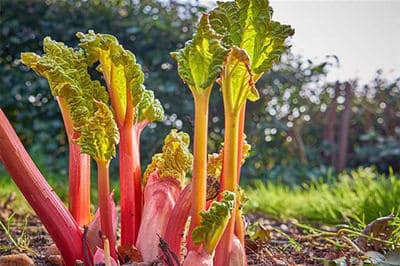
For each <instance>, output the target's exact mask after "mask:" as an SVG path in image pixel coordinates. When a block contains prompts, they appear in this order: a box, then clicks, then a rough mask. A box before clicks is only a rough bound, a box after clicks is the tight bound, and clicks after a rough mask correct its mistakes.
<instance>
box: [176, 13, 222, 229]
mask: <svg viewBox="0 0 400 266" xmlns="http://www.w3.org/2000/svg"><path fill="white" fill-rule="evenodd" d="M220 39H221V36H219V35H217V34H216V33H215V32H214V31H213V30H211V28H210V24H209V21H208V15H207V14H203V16H202V17H201V19H200V22H199V25H198V27H197V31H196V33H195V34H194V35H193V39H192V40H191V41H188V42H187V43H186V44H185V47H184V48H183V49H181V50H179V51H178V52H175V53H171V55H172V57H173V58H174V59H176V61H177V62H178V73H179V75H180V77H181V78H182V80H183V81H184V82H185V83H187V84H188V86H189V89H190V90H191V92H192V94H193V98H194V106H195V110H194V111H195V115H194V116H195V121H194V123H195V125H194V128H195V129H194V145H193V155H194V162H193V178H192V190H193V195H194V197H192V211H191V216H192V218H191V228H194V227H196V226H198V225H200V221H201V216H200V212H201V211H202V210H204V209H205V203H206V182H207V136H208V134H207V129H208V102H209V97H210V93H211V89H212V86H213V84H214V82H215V80H216V78H217V76H218V74H219V72H220V71H221V68H222V63H223V59H224V56H225V54H226V52H227V51H226V49H224V48H223V47H222V45H221V43H220Z"/></svg>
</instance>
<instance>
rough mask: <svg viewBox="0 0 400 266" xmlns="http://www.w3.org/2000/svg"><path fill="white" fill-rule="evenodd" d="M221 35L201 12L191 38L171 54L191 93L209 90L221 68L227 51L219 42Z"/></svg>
mask: <svg viewBox="0 0 400 266" xmlns="http://www.w3.org/2000/svg"><path fill="white" fill-rule="evenodd" d="M221 37H222V36H219V35H218V34H216V33H215V32H214V31H213V30H212V29H211V28H210V24H209V22H208V15H207V14H203V15H202V17H201V19H200V22H199V25H198V26H197V31H196V32H195V34H194V35H193V39H192V40H190V41H188V42H186V44H185V47H184V48H183V49H180V50H179V51H177V52H174V53H171V56H172V57H173V58H174V59H176V61H177V62H178V73H179V75H180V77H181V78H182V80H183V81H184V82H185V83H187V84H188V86H189V88H190V90H191V91H192V92H193V93H197V94H200V93H202V92H203V91H205V90H207V91H208V90H210V89H211V87H212V85H213V84H214V82H215V80H216V78H217V77H218V75H219V73H220V72H221V69H222V64H223V61H224V58H225V55H226V53H227V49H225V48H224V47H223V46H222V45H221V42H220V39H221Z"/></svg>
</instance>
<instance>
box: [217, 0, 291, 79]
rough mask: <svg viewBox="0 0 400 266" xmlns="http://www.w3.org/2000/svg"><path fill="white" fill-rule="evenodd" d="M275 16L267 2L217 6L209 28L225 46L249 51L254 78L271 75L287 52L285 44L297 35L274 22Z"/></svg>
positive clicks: (243, 1) (244, 1)
mask: <svg viewBox="0 0 400 266" xmlns="http://www.w3.org/2000/svg"><path fill="white" fill-rule="evenodd" d="M272 13H273V12H272V8H271V7H270V6H269V3H268V1H267V0H236V1H235V2H218V6H217V7H216V8H215V9H214V10H212V11H211V13H210V24H211V26H212V27H213V29H214V30H215V31H216V32H217V33H219V34H221V35H223V36H224V38H223V43H224V45H225V46H226V47H232V46H233V45H236V46H238V47H240V48H242V49H244V50H246V52H247V53H248V55H249V58H250V66H251V67H250V68H251V70H252V72H253V73H255V74H262V73H263V72H266V71H269V70H270V69H271V67H272V66H273V64H275V63H277V62H278V60H279V57H280V55H281V54H282V53H283V52H285V51H286V50H287V49H288V46H287V45H285V40H286V39H287V38H288V37H289V36H292V35H293V34H294V30H293V29H292V28H291V27H290V26H289V25H282V24H280V23H279V22H276V21H273V20H272Z"/></svg>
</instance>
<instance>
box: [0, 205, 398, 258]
mask: <svg viewBox="0 0 400 266" xmlns="http://www.w3.org/2000/svg"><path fill="white" fill-rule="evenodd" d="M0 213H2V217H1V221H2V223H3V225H4V226H5V227H6V229H7V230H9V233H10V236H11V237H12V240H11V238H10V236H9V235H7V232H6V230H4V228H3V229H2V230H0V261H1V256H5V255H9V254H17V255H18V256H17V257H16V258H17V259H20V260H23V257H22V256H21V254H26V255H27V256H28V257H29V258H31V259H32V260H33V261H34V263H35V265H57V261H59V260H58V259H59V258H58V257H57V256H55V255H54V249H52V248H49V247H51V246H52V240H51V239H50V237H49V236H48V234H47V232H46V230H45V228H44V227H43V225H42V224H41V222H40V221H39V219H38V218H37V217H36V216H35V215H34V214H14V215H11V213H12V210H10V209H4V208H3V209H2V210H1V212H0ZM246 218H247V220H248V230H247V231H248V235H247V240H246V253H247V259H248V265H360V263H364V262H365V263H368V262H375V265H377V262H382V261H384V260H385V256H384V255H383V254H385V253H387V252H389V250H390V249H391V247H390V245H389V242H390V241H388V240H387V239H389V237H390V236H389V235H388V234H389V233H391V232H392V231H391V227H385V224H382V223H375V224H378V225H380V230H381V233H380V238H379V237H376V238H374V239H367V238H365V239H364V240H362V237H360V235H361V234H362V232H359V231H357V230H354V229H351V228H344V229H343V228H342V229H340V228H339V227H336V226H323V225H321V226H318V227H309V226H305V225H302V224H299V223H297V222H296V221H295V220H293V221H285V222H283V221H278V220H274V219H269V218H268V217H267V216H266V215H264V214H261V213H252V214H249V215H247V216H246ZM7 223H8V224H7ZM375 227H376V225H375ZM388 230H389V231H388ZM357 234H358V236H356V235H357ZM397 255H398V254H397V253H393V252H389V256H387V258H386V261H389V262H390V260H392V261H395V260H396V256H397ZM3 258H4V257H3ZM357 263H358V264H357ZM395 263H396V262H395ZM1 265H3V264H1ZM5 265H7V264H5ZM8 265H24V264H8ZM25 265H26V264H25ZM133 265H135V264H133ZM140 265H142V264H140ZM148 265H157V264H154V263H153V264H148ZM361 265H362V264H361ZM380 265H399V264H390V263H388V264H380Z"/></svg>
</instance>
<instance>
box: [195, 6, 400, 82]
mask: <svg viewBox="0 0 400 266" xmlns="http://www.w3.org/2000/svg"><path fill="white" fill-rule="evenodd" d="M200 2H201V3H205V4H207V5H208V6H213V5H214V4H213V3H214V1H211V0H202V1H200ZM270 5H271V6H272V7H273V9H274V17H273V19H274V20H277V21H279V22H281V23H284V24H290V25H292V27H293V28H294V29H295V31H296V33H295V35H294V36H293V38H292V40H290V43H291V45H292V51H293V52H294V53H295V54H301V55H303V56H305V57H306V58H310V59H312V60H315V61H316V62H320V61H322V60H324V58H325V56H326V55H332V54H333V55H336V56H338V58H339V60H340V68H338V69H334V70H332V71H331V73H330V75H329V76H328V79H329V80H332V81H333V80H337V79H339V80H342V81H343V80H348V79H354V78H358V79H359V82H360V83H361V84H363V83H367V82H368V81H369V80H371V79H373V77H374V75H375V73H376V71H377V70H378V69H380V68H381V69H383V71H384V73H385V76H386V77H388V78H389V79H390V78H395V77H400V0H398V1H396V0H393V1H355V0H352V1H340V0H339V1H322V0H315V1H303V0H297V1H296V0H270Z"/></svg>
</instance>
